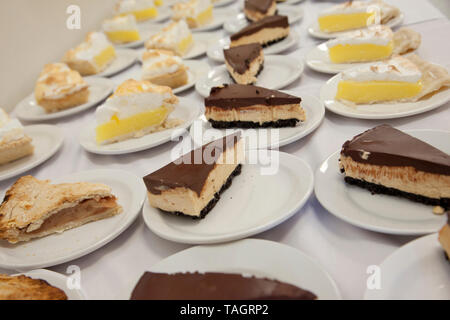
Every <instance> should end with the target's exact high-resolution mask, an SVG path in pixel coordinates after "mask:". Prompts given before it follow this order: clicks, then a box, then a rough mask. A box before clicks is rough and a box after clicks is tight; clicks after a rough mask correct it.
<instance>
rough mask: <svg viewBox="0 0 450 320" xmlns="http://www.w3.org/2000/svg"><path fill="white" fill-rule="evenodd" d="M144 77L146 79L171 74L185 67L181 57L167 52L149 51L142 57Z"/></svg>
mask: <svg viewBox="0 0 450 320" xmlns="http://www.w3.org/2000/svg"><path fill="white" fill-rule="evenodd" d="M142 61H143V66H142V76H143V78H145V79H148V78H153V77H157V76H160V75H163V74H169V73H173V72H175V71H177V70H178V69H180V68H181V67H182V66H183V61H182V60H181V58H180V57H178V56H176V55H174V54H173V53H172V52H171V51H167V50H152V49H150V50H148V51H147V52H144V54H143V56H142Z"/></svg>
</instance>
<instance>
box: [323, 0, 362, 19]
mask: <svg viewBox="0 0 450 320" xmlns="http://www.w3.org/2000/svg"><path fill="white" fill-rule="evenodd" d="M368 8H369V2H367V1H347V2H344V3H341V4H338V5H335V6H332V7H330V8H327V9H326V10H324V11H323V12H322V13H320V14H319V16H328V15H335V14H351V13H360V12H367V10H368Z"/></svg>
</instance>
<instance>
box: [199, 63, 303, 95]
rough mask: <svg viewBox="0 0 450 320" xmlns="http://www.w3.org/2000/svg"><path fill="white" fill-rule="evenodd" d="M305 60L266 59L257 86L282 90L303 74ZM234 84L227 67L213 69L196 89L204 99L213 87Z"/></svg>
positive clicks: (200, 81) (200, 80)
mask: <svg viewBox="0 0 450 320" xmlns="http://www.w3.org/2000/svg"><path fill="white" fill-rule="evenodd" d="M303 69H304V64H303V60H299V59H296V58H293V57H288V56H281V55H273V56H270V55H269V56H265V57H264V69H263V70H262V71H261V73H260V74H259V75H258V77H257V80H256V83H255V85H256V86H260V87H265V88H269V89H274V90H276V89H281V88H284V87H286V86H288V85H290V84H291V83H292V82H294V81H295V80H297V79H298V78H299V77H300V76H301V74H302V73H303ZM224 83H234V82H233V80H232V79H231V76H230V74H229V73H228V70H227V68H226V66H225V65H221V66H218V67H215V68H213V69H212V70H210V71H209V72H208V75H206V76H204V77H203V78H201V79H199V80H198V81H197V83H196V84H195V89H196V90H197V92H198V93H199V94H201V95H202V96H203V97H207V96H209V92H210V90H211V88H212V87H217V86H220V85H222V84H224Z"/></svg>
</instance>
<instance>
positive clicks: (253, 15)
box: [244, 1, 277, 21]
mask: <svg viewBox="0 0 450 320" xmlns="http://www.w3.org/2000/svg"><path fill="white" fill-rule="evenodd" d="M276 12H277V4H276V2H275V1H274V2H273V3H272V5H271V6H270V7H269V9H267V11H266V12H260V11H257V10H252V9H250V8H244V14H245V16H246V17H247V18H248V19H249V20H250V21H258V20H261V19H262V18H264V17H267V16H273V15H275V13H276Z"/></svg>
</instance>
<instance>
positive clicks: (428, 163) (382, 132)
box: [339, 125, 450, 208]
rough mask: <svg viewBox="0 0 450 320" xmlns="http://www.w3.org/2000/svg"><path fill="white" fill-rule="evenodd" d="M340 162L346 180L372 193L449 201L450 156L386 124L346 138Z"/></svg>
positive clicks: (431, 202) (432, 202) (437, 202)
mask: <svg viewBox="0 0 450 320" xmlns="http://www.w3.org/2000/svg"><path fill="white" fill-rule="evenodd" d="M339 165H340V168H341V172H342V173H343V174H344V176H345V181H346V182H347V183H349V184H352V185H357V186H359V187H362V188H366V189H368V190H369V191H371V192H372V193H381V194H388V195H394V196H399V197H404V198H407V199H410V200H413V201H417V202H422V203H424V204H428V205H434V206H441V207H443V208H448V207H449V205H450V156H449V155H448V154H446V153H445V152H442V151H440V150H438V149H436V148H435V147H433V146H431V145H429V144H428V143H425V142H423V141H421V140H419V139H416V138H414V137H412V136H410V135H408V134H406V133H404V132H402V131H400V130H397V129H394V128H392V127H391V126H389V125H380V126H377V127H375V128H373V129H370V130H367V131H365V132H363V133H361V134H359V135H357V136H355V137H354V138H353V139H352V140H350V141H347V142H345V143H344V145H343V146H342V150H341V155H340V159H339Z"/></svg>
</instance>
